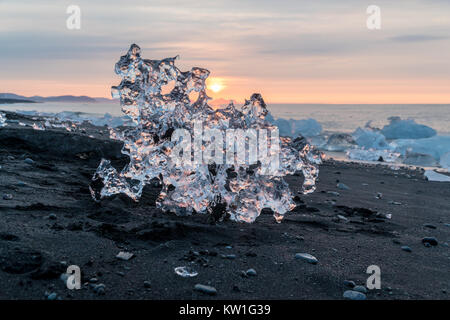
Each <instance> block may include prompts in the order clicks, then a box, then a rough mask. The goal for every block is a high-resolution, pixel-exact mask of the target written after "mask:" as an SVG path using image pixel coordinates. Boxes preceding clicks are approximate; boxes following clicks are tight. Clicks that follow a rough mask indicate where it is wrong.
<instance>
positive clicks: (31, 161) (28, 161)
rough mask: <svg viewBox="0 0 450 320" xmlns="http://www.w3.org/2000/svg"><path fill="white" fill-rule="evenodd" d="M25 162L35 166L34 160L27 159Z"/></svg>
mask: <svg viewBox="0 0 450 320" xmlns="http://www.w3.org/2000/svg"><path fill="white" fill-rule="evenodd" d="M24 162H25V163H26V164H34V160H33V159H30V158H26V159H25V160H24Z"/></svg>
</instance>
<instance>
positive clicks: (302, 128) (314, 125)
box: [266, 113, 322, 137]
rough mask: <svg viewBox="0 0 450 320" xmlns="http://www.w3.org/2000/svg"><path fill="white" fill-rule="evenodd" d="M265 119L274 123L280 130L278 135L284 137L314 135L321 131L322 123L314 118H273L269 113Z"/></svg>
mask: <svg viewBox="0 0 450 320" xmlns="http://www.w3.org/2000/svg"><path fill="white" fill-rule="evenodd" d="M266 120H267V121H269V122H270V123H272V124H274V125H276V126H277V127H278V129H279V130H280V135H281V136H284V137H297V136H298V135H302V136H304V137H314V136H318V135H319V134H321V133H322V125H321V124H320V123H319V122H317V120H315V119H311V118H310V119H301V120H294V119H289V120H286V119H283V118H278V119H274V118H273V116H272V115H271V114H270V113H269V114H268V115H267V116H266Z"/></svg>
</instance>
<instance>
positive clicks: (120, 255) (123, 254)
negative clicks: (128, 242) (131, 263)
mask: <svg viewBox="0 0 450 320" xmlns="http://www.w3.org/2000/svg"><path fill="white" fill-rule="evenodd" d="M133 257H134V254H133V253H131V252H125V251H120V252H119V253H118V254H117V256H116V258H117V259H120V260H125V261H126V260H130V259H131V258H133Z"/></svg>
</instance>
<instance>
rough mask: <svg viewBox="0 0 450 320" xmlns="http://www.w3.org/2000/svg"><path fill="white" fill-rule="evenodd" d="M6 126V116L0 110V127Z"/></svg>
mask: <svg viewBox="0 0 450 320" xmlns="http://www.w3.org/2000/svg"><path fill="white" fill-rule="evenodd" d="M5 126H6V116H5V114H4V113H1V112H0V128H1V127H5Z"/></svg>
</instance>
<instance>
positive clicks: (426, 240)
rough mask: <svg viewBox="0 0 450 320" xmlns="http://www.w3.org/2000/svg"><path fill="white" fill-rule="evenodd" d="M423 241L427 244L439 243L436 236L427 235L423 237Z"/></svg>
mask: <svg viewBox="0 0 450 320" xmlns="http://www.w3.org/2000/svg"><path fill="white" fill-rule="evenodd" d="M422 243H423V244H424V245H425V246H427V244H428V246H437V245H438V241H437V240H436V238H434V237H425V238H423V239H422Z"/></svg>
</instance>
